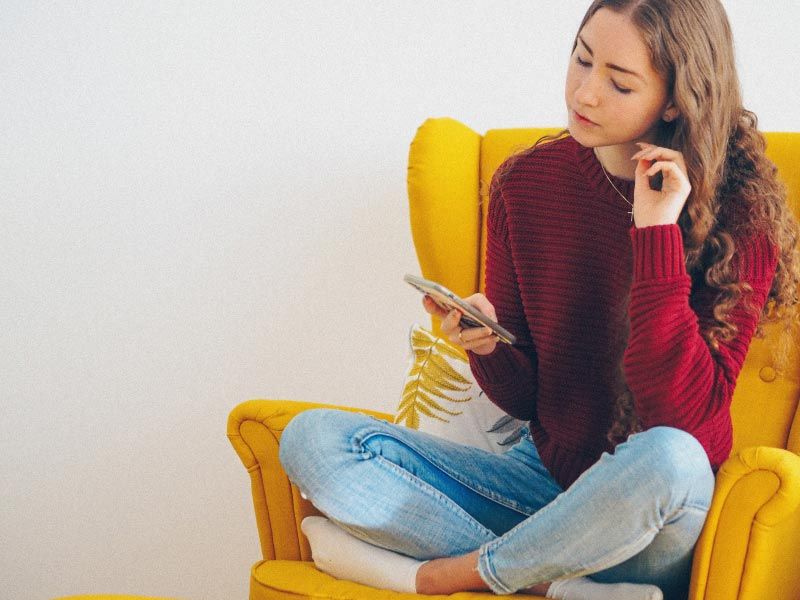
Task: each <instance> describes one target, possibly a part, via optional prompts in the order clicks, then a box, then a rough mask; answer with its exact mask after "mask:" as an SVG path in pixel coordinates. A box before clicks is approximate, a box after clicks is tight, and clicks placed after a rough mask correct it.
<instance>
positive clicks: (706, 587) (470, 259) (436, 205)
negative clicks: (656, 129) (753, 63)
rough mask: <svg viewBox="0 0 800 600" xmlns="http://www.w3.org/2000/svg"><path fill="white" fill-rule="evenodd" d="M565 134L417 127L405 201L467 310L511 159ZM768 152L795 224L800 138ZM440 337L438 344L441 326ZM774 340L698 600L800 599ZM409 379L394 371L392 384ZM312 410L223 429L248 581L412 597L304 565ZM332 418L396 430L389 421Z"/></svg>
mask: <svg viewBox="0 0 800 600" xmlns="http://www.w3.org/2000/svg"><path fill="white" fill-rule="evenodd" d="M557 131H559V130H558V129H556V128H546V129H532V128H531V129H497V130H490V131H488V132H487V133H486V134H485V135H484V136H481V135H479V134H478V133H476V132H474V131H473V130H471V129H470V128H469V127H467V126H466V125H464V124H462V123H459V122H458V121H456V120H454V119H450V118H446V117H445V118H436V119H428V120H426V121H425V122H424V123H423V124H422V125H421V126H420V127H419V129H418V131H417V134H416V136H415V138H414V141H413V142H412V144H411V149H410V153H409V164H408V196H409V206H410V211H411V225H412V231H413V237H414V245H415V248H416V251H417V256H418V258H419V262H420V266H421V269H422V275H423V276H425V277H427V278H430V279H434V280H437V281H440V282H441V283H443V284H444V285H446V286H447V287H449V288H450V289H452V290H453V291H455V292H456V293H458V294H460V295H462V296H468V295H470V294H472V293H474V292H476V291H483V279H484V275H483V264H484V256H485V237H486V209H487V207H488V189H489V183H490V182H491V177H492V175H493V173H494V171H495V169H496V168H497V167H498V166H499V165H500V164H501V163H502V162H503V160H504V159H505V158H506V157H507V156H508V155H509V154H511V153H512V152H514V151H516V150H519V149H522V148H525V147H527V146H530V145H532V144H533V143H534V142H535V141H536V140H537V139H538V138H539V137H541V136H542V135H545V134H550V133H556V132H557ZM766 138H767V154H768V156H769V157H770V159H771V160H772V161H773V162H774V163H775V164H776V165H777V166H778V170H779V176H780V177H781V179H782V180H783V181H784V182H785V183H786V184H787V187H788V190H789V197H790V205H791V206H792V208H793V210H794V211H795V214H800V133H766ZM398 285H400V284H398ZM420 308H421V307H420ZM432 330H433V331H434V333H435V334H436V335H439V334H440V333H441V329H440V324H439V322H438V319H436V318H432ZM776 333H777V332H776V331H775V330H774V329H768V334H767V336H766V338H765V339H755V340H753V342H752V344H751V348H750V351H749V353H748V356H747V359H746V361H745V364H744V367H743V369H742V372H741V374H740V376H739V379H738V382H737V387H736V393H735V394H734V398H733V406H732V411H733V419H734V449H733V452H732V455H731V458H729V459H728V461H726V462H725V464H724V465H723V466H722V468H721V469H720V471H719V474H718V476H717V485H716V489H715V493H714V500H713V503H712V506H711V510H710V511H709V516H708V519H707V521H706V526H705V527H704V529H703V532H702V534H701V536H700V539H699V540H698V544H697V549H696V552H695V559H694V564H693V569H692V583H691V589H690V599H691V600H701V599H702V600H729V599H730V600H732V599H734V598H736V599H738V600H764V599H767V598H769V599H770V600H783V599H786V600H789V599H797V598H800V569H798V565H800V457H799V456H798V455H797V454H796V453H797V452H800V412H799V411H798V401H800V355H799V354H798V350H797V347H795V350H794V354H793V355H792V357H791V360H790V362H789V364H788V367H787V368H786V370H785V371H784V372H783V373H776V372H775V363H774V361H773V359H772V356H771V349H772V348H773V347H774V344H775V339H776V337H775V336H776ZM795 342H796V344H795V346H796V345H797V343H798V342H800V340H795ZM402 368H403V367H402V365H398V372H399V370H400V369H402ZM315 406H328V407H331V406H330V405H322V404H310V403H304V402H294V401H289V400H251V401H248V402H244V403H242V404H240V405H238V406H236V407H235V408H234V409H233V410H232V412H231V413H230V416H229V418H228V437H229V438H230V441H231V443H232V444H233V446H234V448H235V449H236V452H237V453H238V454H239V457H240V458H241V460H242V462H243V464H244V466H245V468H246V469H247V471H248V472H249V473H250V479H251V489H252V495H253V504H254V508H255V513H256V523H257V525H258V533H259V539H260V541H261V549H262V554H263V558H264V560H263V561H260V562H258V563H256V564H255V565H254V567H253V569H252V572H251V579H250V584H251V588H250V589H251V592H250V598H251V600H256V599H258V600H260V599H262V598H311V597H313V598H317V599H324V598H342V599H344V598H347V599H349V600H353V599H358V598H384V597H385V598H388V597H392V598H394V597H399V596H409V597H414V596H417V595H415V594H396V593H393V592H387V591H385V590H375V589H373V588H368V587H365V586H361V585H358V584H355V583H352V582H345V581H338V580H336V579H333V578H331V577H328V576H327V575H325V574H324V573H320V572H318V571H317V570H316V569H315V568H314V566H313V562H309V561H311V553H310V548H309V546H308V542H307V540H306V539H305V537H304V536H303V535H302V532H301V531H300V521H301V520H302V519H303V518H304V517H305V516H306V515H310V514H319V512H318V511H317V510H316V509H315V508H314V506H313V505H312V504H311V503H310V502H308V501H306V500H305V499H303V498H302V497H301V496H300V495H299V493H298V491H297V489H296V488H295V487H294V486H293V485H291V484H290V483H289V481H288V479H287V477H286V475H285V474H284V473H283V470H282V469H281V466H280V463H279V461H278V444H279V443H280V433H281V431H282V430H283V428H284V427H285V426H286V423H288V422H289V420H290V419H291V418H292V417H293V416H294V415H295V414H297V413H298V412H299V411H302V410H307V409H308V408H311V407H315ZM333 408H339V409H343V410H353V411H359V412H364V413H368V414H372V415H373V416H376V417H378V418H382V419H384V420H386V421H389V422H391V421H393V415H389V414H385V413H379V412H375V411H368V410H364V409H355V408H348V407H340V406H335V407H333ZM456 596H457V597H463V598H473V597H474V598H478V597H489V596H494V594H491V593H485V594H484V593H481V594H477V593H475V594H456V595H454V596H453V597H456ZM515 596H520V597H523V598H526V597H527V598H534V596H524V595H521V594H517V595H515ZM417 597H420V598H422V597H423V596H417Z"/></svg>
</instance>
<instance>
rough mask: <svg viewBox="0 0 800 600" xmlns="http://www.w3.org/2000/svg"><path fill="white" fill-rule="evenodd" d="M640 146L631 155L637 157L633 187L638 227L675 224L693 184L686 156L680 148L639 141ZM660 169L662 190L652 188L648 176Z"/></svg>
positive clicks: (635, 219) (634, 211)
mask: <svg viewBox="0 0 800 600" xmlns="http://www.w3.org/2000/svg"><path fill="white" fill-rule="evenodd" d="M636 145H637V146H639V147H640V148H641V150H639V152H637V153H636V154H634V155H633V156H632V157H631V160H637V163H636V181H635V183H634V189H633V218H634V221H635V223H636V227H638V228H642V227H648V226H650V225H672V224H674V223H677V222H678V217H679V216H680V214H681V210H683V205H684V204H686V199H687V198H688V197H689V192H691V191H692V186H691V184H690V183H689V177H688V175H687V172H686V163H685V162H684V160H683V155H682V154H681V153H680V152H678V151H677V150H671V149H670V148H662V147H660V146H654V145H653V144H646V143H644V142H636ZM659 171H660V172H661V174H662V177H663V183H662V185H661V190H654V189H652V188H651V187H650V180H649V178H650V177H652V176H654V175H655V174H656V173H658V172H659Z"/></svg>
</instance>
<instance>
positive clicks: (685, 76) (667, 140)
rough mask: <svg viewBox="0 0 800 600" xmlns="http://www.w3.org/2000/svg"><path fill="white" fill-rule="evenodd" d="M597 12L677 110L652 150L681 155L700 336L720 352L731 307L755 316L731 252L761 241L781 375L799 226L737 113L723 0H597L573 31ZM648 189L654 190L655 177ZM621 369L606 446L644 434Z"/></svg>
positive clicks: (761, 147) (767, 309)
mask: <svg viewBox="0 0 800 600" xmlns="http://www.w3.org/2000/svg"><path fill="white" fill-rule="evenodd" d="M601 8H608V9H610V10H613V11H615V12H617V13H619V14H624V15H627V16H628V17H629V19H630V20H631V23H632V24H633V25H634V26H635V27H636V28H637V30H638V31H639V33H640V35H641V37H642V39H643V41H644V43H645V45H646V46H647V48H648V49H649V53H650V59H651V62H652V65H653V68H654V69H655V70H656V71H657V72H658V73H659V74H660V75H661V76H662V77H663V78H664V80H665V81H666V82H667V90H668V94H670V95H671V97H672V99H673V102H674V104H675V106H676V107H677V108H678V110H679V116H678V117H677V118H676V119H674V120H672V121H669V122H666V121H663V120H662V121H660V124H659V129H658V132H657V135H656V142H655V143H656V145H658V146H662V147H667V148H673V149H676V150H679V151H680V152H681V153H682V154H683V157H684V160H685V163H686V168H687V172H688V178H689V182H690V184H691V188H692V189H691V192H690V194H689V197H688V199H687V201H686V204H685V205H684V207H683V210H682V211H681V214H680V216H679V218H678V225H679V226H680V228H681V231H682V233H683V243H684V254H685V258H686V270H687V273H689V275H690V276H691V278H692V289H695V288H696V284H698V283H700V282H703V281H704V282H705V283H706V285H708V286H709V287H710V288H712V289H713V290H715V291H716V295H715V300H714V305H713V316H714V321H715V322H714V324H713V325H711V326H710V327H707V328H705V329H704V330H703V331H702V332H701V333H702V335H703V337H704V339H705V341H706V343H707V345H708V347H709V349H710V351H711V352H712V353H714V354H716V353H717V352H718V351H719V345H720V343H722V342H727V341H730V340H732V339H733V338H735V337H736V335H737V333H738V332H737V328H736V325H735V324H734V323H733V322H732V321H731V320H730V315H731V311H732V309H733V308H734V307H735V306H736V305H737V304H738V303H739V302H740V301H741V302H742V307H743V308H745V309H748V310H751V311H752V312H755V311H756V310H757V309H756V308H755V307H754V306H753V305H752V304H751V303H750V302H749V298H748V293H749V292H752V288H751V287H750V286H749V285H748V284H747V283H746V282H743V281H737V274H736V272H735V266H736V264H735V261H734V255H735V253H736V250H737V248H736V239H737V238H738V237H740V236H742V235H743V234H744V235H756V236H757V235H766V236H767V238H768V240H769V242H770V243H771V244H772V246H773V247H774V248H776V249H777V254H778V263H777V270H776V273H775V277H774V279H773V282H772V286H771V289H770V291H769V295H768V297H767V302H766V305H765V306H764V308H763V310H762V311H761V314H760V317H759V322H758V326H757V329H756V331H755V336H756V337H763V336H764V325H765V324H767V323H770V322H781V323H783V328H782V332H781V336H780V339H779V342H778V344H777V347H776V348H774V349H773V358H774V359H775V368H776V370H777V371H778V372H781V371H782V370H783V369H784V368H785V365H786V362H787V360H788V355H789V352H790V349H791V343H792V337H793V335H794V330H795V329H796V328H797V327H798V324H799V323H800V247H799V246H798V242H799V241H800V225H799V224H798V221H797V218H796V217H795V216H794V214H793V213H792V211H791V210H790V208H789V206H788V204H787V197H786V196H787V190H786V187H785V185H784V184H783V183H782V182H781V181H780V180H779V179H778V177H777V167H776V166H775V164H774V163H772V162H771V161H770V160H769V159H768V158H767V157H766V155H765V148H766V140H765V138H764V136H763V134H762V133H760V132H759V131H758V120H757V117H756V115H755V114H754V113H752V112H750V111H748V110H746V109H745V108H744V107H743V106H742V97H741V91H740V85H739V78H738V75H737V72H736V63H735V57H734V47H733V36H732V33H731V28H730V24H729V22H728V17H727V14H726V13H725V9H724V8H723V7H722V4H721V3H720V1H719V0H594V1H593V2H592V4H591V6H589V8H588V9H587V11H586V14H585V16H584V17H583V20H582V22H581V24H580V27H579V28H578V34H579V33H580V32H581V30H582V29H583V27H584V26H585V25H586V23H587V22H588V21H589V19H590V18H591V17H592V16H593V15H594V14H595V13H596V12H597V11H598V10H600V9H601ZM578 34H576V36H575V40H574V42H573V46H572V52H573V53H574V51H575V48H576V46H577V41H578ZM568 133H569V130H568V129H564V130H562V131H561V132H559V133H557V134H555V135H548V136H543V137H542V138H539V139H538V140H537V141H536V143H535V144H534V145H533V146H530V147H527V148H525V149H524V150H523V151H522V152H518V153H515V154H512V156H511V157H510V159H509V160H508V161H507V162H505V163H504V164H503V168H502V173H499V174H498V176H499V177H501V178H502V177H503V176H504V174H505V173H506V172H508V170H509V169H510V168H511V167H512V166H513V163H514V162H516V159H517V158H520V157H522V156H526V155H528V154H530V152H532V151H534V150H535V149H536V148H537V147H538V146H539V145H540V144H542V143H544V142H547V141H552V140H556V139H559V138H561V137H563V136H564V135H565V134H568ZM652 182H653V185H654V186H655V187H656V189H659V188H660V185H661V177H660V174H659V176H657V177H655V178H653V179H652ZM629 330H630V322H629V321H628V323H627V324H626V327H625V330H624V331H622V332H621V333H620V335H623V336H625V339H627V336H628V334H629ZM617 371H618V372H617V380H618V381H620V382H621V387H620V390H621V391H619V393H618V395H617V397H616V399H615V402H614V410H613V415H612V423H611V426H610V428H609V429H608V433H607V439H608V441H609V442H610V443H611V444H612V445H616V444H617V443H619V442H621V441H624V440H625V439H627V437H628V436H629V435H630V434H631V433H634V432H636V431H641V424H640V423H639V420H638V418H637V416H636V412H635V409H634V402H633V395H632V393H631V392H630V389H628V386H627V385H626V384H625V383H624V373H623V368H622V364H621V361H620V364H619V366H618V368H617Z"/></svg>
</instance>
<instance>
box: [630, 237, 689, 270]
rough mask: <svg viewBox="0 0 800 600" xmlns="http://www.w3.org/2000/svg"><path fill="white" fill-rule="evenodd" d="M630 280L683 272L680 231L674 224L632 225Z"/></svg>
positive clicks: (684, 267)
mask: <svg viewBox="0 0 800 600" xmlns="http://www.w3.org/2000/svg"><path fill="white" fill-rule="evenodd" d="M630 235H631V241H632V243H633V280H634V281H641V280H644V279H665V278H670V277H680V276H682V275H686V264H685V260H686V259H685V257H684V254H683V234H682V233H681V228H680V227H679V226H678V225H677V224H673V225H651V226H649V227H641V228H637V227H635V226H634V227H631V229H630Z"/></svg>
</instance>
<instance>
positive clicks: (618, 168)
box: [594, 142, 640, 181]
mask: <svg viewBox="0 0 800 600" xmlns="http://www.w3.org/2000/svg"><path fill="white" fill-rule="evenodd" d="M639 149H640V148H639V146H637V145H636V144H635V143H633V142H629V143H626V144H618V145H616V146H597V147H595V148H594V153H595V156H596V157H597V160H599V161H600V164H601V165H603V168H604V169H605V170H606V173H608V174H609V175H613V176H614V177H619V178H621V179H627V180H629V181H633V180H634V179H636V162H635V161H632V160H631V156H633V155H634V154H636V153H637V152H638V151H639Z"/></svg>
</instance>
